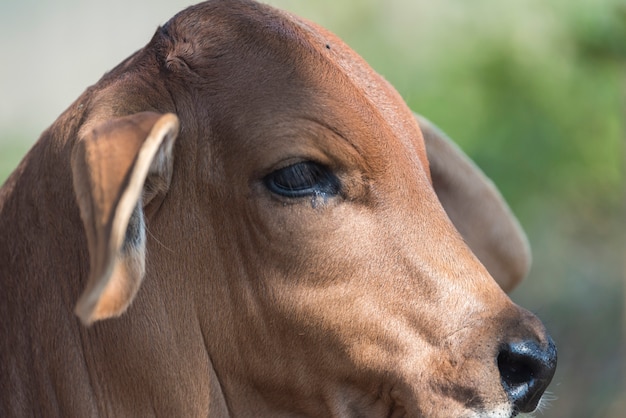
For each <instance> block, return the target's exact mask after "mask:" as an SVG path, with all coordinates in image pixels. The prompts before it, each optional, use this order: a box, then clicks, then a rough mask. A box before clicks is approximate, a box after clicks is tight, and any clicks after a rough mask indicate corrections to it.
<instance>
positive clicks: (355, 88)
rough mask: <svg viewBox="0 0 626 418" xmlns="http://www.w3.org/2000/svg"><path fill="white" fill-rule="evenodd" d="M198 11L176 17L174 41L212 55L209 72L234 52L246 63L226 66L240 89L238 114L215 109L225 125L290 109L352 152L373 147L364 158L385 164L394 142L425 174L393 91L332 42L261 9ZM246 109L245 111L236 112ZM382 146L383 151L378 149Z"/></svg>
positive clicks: (413, 132) (227, 6)
mask: <svg viewBox="0 0 626 418" xmlns="http://www.w3.org/2000/svg"><path fill="white" fill-rule="evenodd" d="M220 5H221V6H223V7H219V6H220ZM199 7H208V9H206V10H199V11H198V10H193V8H192V11H193V12H192V13H191V14H190V15H188V16H180V15H179V16H177V17H175V18H174V21H175V23H176V26H178V27H179V29H180V30H181V31H182V32H184V33H185V34H183V35H181V36H179V38H181V39H189V38H191V37H194V36H195V37H198V38H200V39H201V41H199V42H201V43H202V47H201V48H202V49H204V50H206V51H208V50H211V51H212V52H210V53H208V52H207V53H208V55H209V56H210V57H209V58H207V59H206V60H204V61H202V62H199V65H200V66H203V65H206V62H211V65H210V66H211V67H212V68H214V67H213V63H214V62H216V61H217V60H219V59H221V58H222V57H223V56H226V55H228V54H232V51H233V49H234V48H239V49H241V54H242V56H245V57H246V61H238V62H237V61H236V63H235V64H230V65H231V67H236V68H230V69H227V70H225V72H227V71H232V72H233V73H239V74H241V75H240V76H239V77H236V76H231V77H229V78H230V79H231V80H233V79H234V80H237V81H238V82H240V83H241V87H240V88H239V90H240V92H239V93H237V94H238V97H237V99H238V100H237V99H236V100H230V102H231V103H237V105H236V106H238V107H239V108H238V109H230V108H228V106H224V104H223V103H222V104H221V107H222V112H223V113H225V114H227V115H228V116H227V117H228V118H236V117H237V116H233V115H243V116H242V117H243V118H245V117H248V116H249V115H250V114H254V113H255V112H257V113H258V112H265V114H266V116H270V115H268V114H267V113H269V112H272V111H274V110H276V109H280V110H281V111H284V108H285V107H286V104H288V105H289V107H291V108H292V109H291V110H295V111H299V112H300V115H299V116H303V115H302V113H303V112H310V115H309V116H311V118H314V119H316V120H318V121H320V122H322V123H323V124H324V125H328V126H329V127H331V129H333V130H337V131H342V132H347V133H352V134H349V135H346V136H347V137H348V138H346V139H348V141H350V137H352V138H356V142H357V143H353V144H352V145H353V146H355V148H357V149H359V148H361V147H368V145H371V146H370V147H369V148H370V150H375V151H374V152H367V151H366V152H364V154H366V155H371V154H375V155H377V156H378V158H381V159H384V158H385V155H381V153H380V151H381V148H382V149H389V145H390V144H391V143H395V144H396V146H395V148H396V149H397V148H402V149H403V150H404V152H403V154H405V155H408V154H411V155H413V156H414V157H416V158H417V159H418V161H415V162H417V163H418V164H419V165H420V166H421V167H423V168H424V169H425V170H426V172H427V173H428V161H427V158H426V152H425V147H424V143H423V139H422V136H421V132H420V130H419V127H418V125H417V123H416V121H415V119H414V117H413V115H412V113H411V111H410V109H409V108H408V107H407V106H406V104H405V103H404V101H403V100H402V98H401V96H400V95H399V94H398V93H397V91H396V90H395V89H394V88H393V87H392V86H391V85H390V84H389V83H388V82H387V81H386V80H385V79H384V78H383V77H381V76H380V75H378V74H377V73H376V72H375V71H374V70H372V69H371V67H370V66H369V65H368V64H367V63H366V62H365V61H364V60H363V59H362V58H361V57H360V56H358V54H356V53H355V52H354V51H353V50H352V49H350V48H349V47H348V46H347V45H346V44H345V43H344V42H343V41H341V40H340V39H339V38H338V37H337V36H335V35H334V34H332V33H331V32H329V31H327V30H326V29H324V28H321V27H319V26H317V25H315V24H314V23H311V22H309V21H306V20H304V19H302V18H300V17H297V16H294V15H291V14H289V13H287V12H283V11H280V10H277V9H273V8H271V7H270V6H266V5H260V4H256V3H250V2H246V1H241V2H237V1H235V2H219V1H218V2H211V3H204V4H202V5H199ZM241 9H245V13H243V12H242V10H241ZM183 17H184V19H183ZM168 25H169V24H168ZM209 32H212V33H209ZM222 52H223V54H222ZM200 55H202V54H200ZM215 57H218V58H215ZM251 57H253V59H251ZM216 67H219V64H218V65H217V66H216ZM241 91H245V93H241ZM242 94H245V95H247V97H246V99H245V100H240V99H241V95H242ZM259 100H260V101H259ZM241 103H245V104H243V105H242V104H241ZM246 104H247V106H248V108H247V109H245V112H242V109H241V107H242V106H246ZM252 107H254V108H255V109H250V108H252ZM298 107H299V108H298ZM303 107H305V108H306V109H303ZM331 109H332V111H330V110H331ZM251 110H252V113H251V112H250V111H251ZM296 113H297V112H296ZM314 113H317V114H314ZM271 116H272V117H275V116H276V115H271ZM267 119H271V118H270V117H268V118H267ZM374 142H379V143H378V144H375V143H374ZM380 142H385V143H386V145H384V146H382V147H381V144H380ZM390 158H392V159H393V157H392V156H390Z"/></svg>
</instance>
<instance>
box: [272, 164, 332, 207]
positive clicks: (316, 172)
mask: <svg viewBox="0 0 626 418" xmlns="http://www.w3.org/2000/svg"><path fill="white" fill-rule="evenodd" d="M263 183H264V184H265V187H267V188H268V189H269V190H270V191H271V192H272V193H275V194H277V195H280V196H283V197H289V198H296V197H305V196H334V195H337V194H338V193H339V189H340V183H339V179H338V178H337V177H336V176H335V175H334V174H333V173H332V171H331V170H330V169H329V168H328V167H325V166H323V165H321V164H318V163H315V162H312V161H303V162H299V163H296V164H292V165H289V166H287V167H284V168H281V169H278V170H276V171H273V172H271V173H270V174H268V175H267V176H265V177H264V178H263Z"/></svg>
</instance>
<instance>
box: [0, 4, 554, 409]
mask: <svg viewBox="0 0 626 418" xmlns="http://www.w3.org/2000/svg"><path fill="white" fill-rule="evenodd" d="M173 115H175V116H173ZM178 124H180V131H178ZM157 126H160V127H162V129H161V128H159V129H157ZM427 129H430V128H427ZM425 132H426V133H427V137H431V136H432V132H435V131H434V130H425ZM150 138H152V139H150ZM174 138H175V143H174V142H173V141H174ZM431 140H432V141H435V146H432V145H429V149H428V152H429V154H428V156H427V149H426V148H425V145H424V140H423V138H422V133H421V131H420V129H419V127H418V124H417V123H416V120H415V119H414V116H413V114H412V113H411V111H410V110H409V109H408V108H407V107H406V105H405V104H404V102H403V101H402V99H401V98H400V96H399V95H398V93H397V92H396V91H395V90H394V89H393V88H392V87H391V86H389V84H388V83H386V82H385V81H384V80H383V79H382V78H381V77H380V76H378V75H377V74H376V73H375V72H374V71H372V70H371V69H370V68H369V67H368V66H367V64H366V63H365V62H363V61H362V59H361V58H359V57H358V56H357V55H356V54H355V53H354V52H352V51H351V50H350V49H349V48H348V47H346V46H345V45H344V44H343V43H342V42H341V41H340V40H339V39H337V38H336V37H335V36H334V35H332V34H330V33H329V32H327V31H325V30H324V29H322V28H319V27H317V26H315V25H313V24H311V23H309V22H306V21H303V20H301V19H299V18H295V17H293V16H290V15H288V14H285V13H282V12H279V11H276V10H274V9H271V8H269V7H266V6H262V5H258V4H255V3H251V2H248V1H244V0H242V1H219V0H216V1H211V2H207V3H202V4H200V5H198V6H194V7H192V8H190V9H187V10H185V11H183V12H181V13H180V14H179V15H177V16H176V17H174V18H173V19H172V20H171V21H170V22H169V23H168V24H166V25H165V26H164V27H163V28H160V29H159V30H158V31H157V33H156V34H155V35H154V37H153V38H152V40H151V41H150V43H149V44H148V45H147V46H146V47H145V48H143V49H142V50H140V51H138V52H137V53H136V54H134V55H133V56H131V57H130V58H128V59H127V60H126V61H124V62H123V63H122V64H120V65H119V66H117V67H116V68H115V69H113V70H112V71H111V72H110V73H108V74H106V75H105V76H104V77H103V78H102V79H101V80H100V81H99V82H98V83H97V84H96V85H94V86H92V87H90V88H89V89H88V90H87V91H86V92H85V93H84V94H83V95H82V96H81V97H79V98H78V100H77V101H76V102H75V103H74V104H72V106H70V108H69V109H68V110H67V111H66V112H65V113H64V114H63V115H61V117H59V119H58V120H57V121H56V122H55V123H54V124H53V125H52V126H51V127H50V128H49V129H48V130H47V131H46V132H44V133H43V135H42V136H41V138H40V140H39V141H38V142H37V143H36V145H35V146H34V147H33V148H32V149H31V151H30V152H29V153H28V154H27V155H26V157H25V158H24V160H23V161H22V162H21V164H20V165H19V167H18V168H17V169H16V171H15V172H14V173H13V174H12V175H11V177H10V178H9V179H8V180H7V182H6V184H5V185H4V186H3V188H2V189H1V191H0V236H2V240H0V279H1V286H2V288H1V289H0V335H1V336H2V338H0V340H1V341H0V359H1V363H0V416H31V415H37V416H64V417H67V416H77V417H87V416H96V415H102V416H151V415H159V416H216V417H220V416H226V415H231V416H243V417H247V416H250V417H251V416H255V417H259V416H271V417H276V416H298V415H300V416H302V415H310V416H372V417H379V416H405V415H406V416H424V417H452V416H458V417H461V416H465V417H470V416H485V417H487V416H505V415H494V414H496V412H497V411H502V410H506V411H509V412H508V413H509V414H510V413H511V409H510V406H509V404H508V400H507V397H506V395H505V393H504V391H503V389H502V386H501V384H500V377H499V374H498V370H497V367H496V361H495V358H496V355H497V352H498V349H499V347H500V346H501V344H503V342H505V341H508V340H509V339H511V338H533V339H536V340H537V341H539V342H540V343H542V344H544V343H545V342H546V339H547V336H546V334H545V331H544V329H543V326H542V325H541V323H540V322H539V321H538V320H537V319H536V318H535V317H534V316H532V315H530V314H529V313H527V312H526V311H524V310H522V309H520V308H518V307H517V306H515V305H514V304H513V303H512V302H511V301H510V300H509V299H508V297H507V296H506V295H505V293H504V292H503V291H502V289H501V288H500V287H499V286H498V284H497V283H496V282H495V281H494V280H493V278H492V277H491V276H490V275H489V273H488V272H487V271H486V270H485V268H484V267H483V266H482V264H481V263H480V262H479V261H478V259H477V258H476V257H475V256H474V254H473V253H472V251H471V250H470V249H469V248H468V247H467V245H466V244H465V242H464V240H463V238H462V237H461V235H460V234H459V233H458V232H457V228H458V229H460V230H461V232H464V231H467V230H470V229H471V230H472V231H474V233H473V234H472V238H471V239H468V243H469V244H470V245H471V246H473V247H474V250H475V251H476V252H477V253H478V254H479V256H480V254H481V252H482V253H486V254H488V255H487V257H495V258H497V260H496V264H498V265H499V266H500V267H499V270H498V269H494V275H496V276H497V278H498V279H499V280H501V284H502V285H503V286H504V287H505V288H506V289H507V290H508V289H510V288H511V287H512V286H513V285H514V284H515V283H517V282H518V281H519V280H520V279H521V278H522V277H523V275H525V273H526V270H527V266H528V261H529V258H528V251H527V247H526V244H525V240H524V237H523V234H522V232H521V231H520V230H519V228H518V226H517V223H516V221H515V220H514V218H513V217H512V215H511V214H510V212H509V211H508V209H507V208H506V205H505V204H504V202H503V201H502V200H501V198H500V197H499V195H498V194H497V191H495V189H493V187H492V186H484V185H481V184H478V183H477V186H476V187H478V188H479V189H480V190H483V189H484V188H485V187H486V188H487V189H488V193H486V194H482V195H481V194H479V196H481V197H480V198H478V200H479V201H481V203H480V204H481V205H482V207H486V208H488V210H492V211H493V212H492V213H494V214H495V215H493V217H491V219H490V221H492V222H493V224H494V225H496V227H497V228H499V226H497V225H502V228H503V229H502V231H504V232H503V233H501V234H499V235H498V234H496V235H497V237H496V238H494V236H495V235H494V234H485V235H484V236H483V235H481V234H480V233H479V232H480V228H476V227H474V229H472V225H475V219H476V217H473V216H469V217H467V218H464V216H463V213H464V212H463V211H459V210H457V211H456V212H455V214H456V215H455V216H452V219H453V221H454V222H455V223H456V224H457V228H455V226H454V225H453V224H452V222H451V221H450V220H449V219H448V216H447V215H446V212H445V211H444V208H443V207H442V205H441V202H440V200H439V199H438V197H437V194H436V193H435V190H434V189H433V186H432V183H431V176H430V170H429V163H428V160H429V159H431V160H432V159H433V158H437V155H439V154H438V153H437V151H436V149H437V146H436V143H437V141H438V140H440V138H439V135H438V134H436V135H434V136H432V137H431ZM431 140H429V142H430V141H431ZM150 141H156V142H155V143H154V144H155V145H154V146H155V147H157V148H150V147H151V146H152V145H150V144H149V142H150ZM172 144H173V145H172ZM427 144H428V143H427ZM148 148H150V149H151V150H152V151H154V152H152V151H150V152H147V151H146V152H145V153H143V154H142V153H141V152H142V150H146V149H148ZM442 155H443V156H442V157H441V158H440V159H439V160H438V165H437V167H438V169H437V170H438V171H436V172H435V171H433V178H434V179H435V180H437V179H441V178H444V179H445V178H446V173H447V172H448V171H450V172H452V173H454V172H455V170H456V169H455V168H449V170H448V169H447V168H446V167H447V165H448V166H449V167H456V161H457V160H459V159H460V160H464V159H465V158H466V157H464V156H462V154H460V153H459V152H458V150H457V151H455V152H452V153H448V157H445V155H446V153H443V154H442ZM448 158H450V159H449V160H448ZM302 160H314V161H317V162H319V163H322V164H324V165H326V166H328V167H330V168H331V169H332V170H333V172H334V173H336V175H337V176H338V178H339V179H340V181H341V185H342V187H341V192H340V194H339V195H338V196H331V197H329V198H323V197H321V196H317V197H316V196H313V197H306V198H298V199H293V198H285V197H279V196H277V195H275V194H272V193H271V192H270V191H268V189H267V188H266V187H265V186H264V184H263V182H262V178H263V177H264V176H265V175H267V174H269V173H270V172H272V171H273V170H276V169H278V168H280V167H284V166H286V165H288V164H290V163H294V162H297V161H302ZM446 161H449V162H448V163H446ZM141 167H143V169H142V168H141ZM473 170H476V169H475V168H471V170H470V172H471V173H474V172H475V171H473ZM442 173H443V174H442ZM435 174H437V175H438V176H439V177H435ZM472 175H474V174H472ZM441 176H443V177H441ZM451 176H452V177H454V175H451ZM474 176H475V177H472V178H476V179H478V180H476V181H477V182H479V183H480V182H481V181H484V176H482V175H481V174H476V175H474ZM457 177H458V176H457ZM133 181H135V182H139V183H140V184H142V185H143V191H142V192H141V193H142V196H139V194H136V193H134V194H133V193H130V192H128V190H129V188H130V186H129V185H130V184H131V183H133ZM437 184H438V181H435V186H437ZM490 187H491V188H490ZM484 190H486V189H484ZM127 192H128V193H129V194H127V195H125V193H127ZM446 193H449V194H448V198H447V199H445V201H444V199H442V202H443V203H444V204H445V205H449V206H450V207H449V208H448V207H447V208H446V209H448V210H449V211H453V210H454V208H455V207H456V206H455V205H456V204H461V203H462V204H465V205H468V206H471V204H472V203H471V201H468V199H472V198H474V199H476V198H477V197H476V196H474V197H472V195H469V196H468V195H467V193H465V194H463V193H462V191H459V193H460V194H455V193H457V192H455V190H454V187H452V188H450V189H449V190H448V191H447V192H446ZM123 196H131V197H132V198H130V197H129V198H128V199H130V200H128V202H127V203H126V204H125V205H126V206H125V207H126V209H124V210H122V209H120V207H121V206H124V204H121V203H120V202H122V201H124V198H123ZM133 196H134V197H133ZM461 201H462V202H461ZM128 205H130V206H128ZM129 208H130V209H129ZM456 208H457V209H458V207H456ZM131 209H132V210H131ZM141 219H145V221H141ZM142 222H145V226H144V224H143V223H142ZM142 233H143V234H144V235H145V241H142V235H141V234H142ZM509 238H511V240H509ZM498 240H503V242H511V247H510V250H507V252H506V254H504V255H500V256H498V255H497V254H495V255H494V253H492V252H491V251H489V250H486V251H485V250H481V249H484V248H486V249H490V248H491V249H493V248H499V247H500V246H499V244H498ZM142 242H143V245H145V250H142V248H143V247H142V246H141V245H142ZM142 263H145V275H144V274H143V273H142V268H141V266H142V265H143V264H142ZM507 265H510V266H511V268H510V269H508V270H507V267H506V266H507ZM487 267H489V264H487ZM500 277H502V278H501V279H500ZM79 300H80V301H81V302H80V303H79V305H78V308H77V313H78V315H79V316H80V319H82V321H83V322H84V323H86V324H91V323H93V322H94V321H97V322H95V323H93V325H91V326H89V327H86V326H83V325H82V324H81V323H80V320H79V318H78V317H77V316H75V315H74V310H75V307H76V304H77V302H78V301H79ZM85 301H87V302H85ZM126 309H128V310H127V311H126ZM125 311H126V312H125ZM124 312H125V313H124ZM118 315H121V316H119V317H118V318H112V319H106V318H111V317H114V316H118ZM105 319H106V320H105ZM502 408H504V409H502ZM507 408H508V409H507ZM494 411H496V412H494ZM490 414H491V415H490ZM502 414H504V412H503V413H502Z"/></svg>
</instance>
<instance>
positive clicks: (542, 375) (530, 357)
mask: <svg viewBox="0 0 626 418" xmlns="http://www.w3.org/2000/svg"><path fill="white" fill-rule="evenodd" d="M556 359H557V357H556V347H555V346H554V343H553V342H552V340H549V342H548V344H547V347H541V346H540V345H539V344H537V343H536V342H534V341H523V342H516V343H510V344H508V345H506V346H505V347H503V348H502V349H501V350H500V353H499V354H498V369H499V370H500V377H501V380H502V386H503V387H504V390H505V391H506V393H507V395H508V397H509V399H510V400H511V402H513V404H514V405H515V408H516V409H517V411H519V412H532V411H534V410H535V408H536V407H537V404H538V403H539V400H540V399H541V395H543V392H544V391H545V390H546V388H547V387H548V384H550V381H551V380H552V377H553V376H554V372H555V370H556Z"/></svg>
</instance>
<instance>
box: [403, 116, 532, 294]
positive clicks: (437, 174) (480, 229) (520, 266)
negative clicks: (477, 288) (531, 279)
mask: <svg viewBox="0 0 626 418" xmlns="http://www.w3.org/2000/svg"><path fill="white" fill-rule="evenodd" d="M415 116H416V118H417V121H418V123H419V126H420V128H421V130H422V134H423V136H424V142H425V144H426V153H427V155H428V161H429V163H430V173H431V177H432V181H433V187H434V189H435V192H436V193H437V196H438V197H439V200H440V202H441V204H442V205H443V207H444V209H445V211H446V213H447V214H448V217H449V218H450V220H452V223H453V224H454V226H455V227H456V228H457V229H458V231H459V232H460V233H461V235H462V236H463V238H464V239H465V242H466V243H467V244H468V245H469V247H470V248H471V249H472V251H473V252H474V254H475V255H476V256H477V257H478V259H479V260H480V261H481V262H482V263H483V265H484V266H485V267H486V268H487V270H488V271H489V273H490V274H491V276H492V277H493V278H494V279H495V280H496V282H498V284H499V285H500V287H501V288H502V289H503V290H504V291H505V292H510V291H511V290H513V288H515V286H517V284H518V283H519V282H520V281H521V280H522V279H523V278H524V277H525V276H526V275H527V274H528V270H529V269H530V264H531V254H530V247H529V245H528V240H527V238H526V235H525V234H524V231H523V230H522V228H521V227H520V225H519V222H518V221H517V219H516V218H515V215H513V213H512V212H511V210H510V208H509V207H508V205H507V204H506V202H505V201H504V199H503V197H502V196H501V194H500V192H499V191H498V190H497V189H496V187H495V186H494V184H493V183H492V182H491V180H489V179H488V178H487V176H485V174H484V173H483V172H482V171H481V170H480V168H478V167H477V166H476V164H474V163H473V162H472V161H471V160H470V159H469V157H468V156H467V155H465V154H464V153H463V151H461V149H460V148H459V147H458V146H457V145H456V144H455V143H453V142H452V141H451V140H450V139H449V138H448V137H447V136H446V135H445V134H444V133H443V132H441V131H440V130H439V129H438V128H437V127H436V126H434V125H433V124H432V123H431V122H429V121H428V120H427V119H425V118H424V117H422V116H420V115H415Z"/></svg>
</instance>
